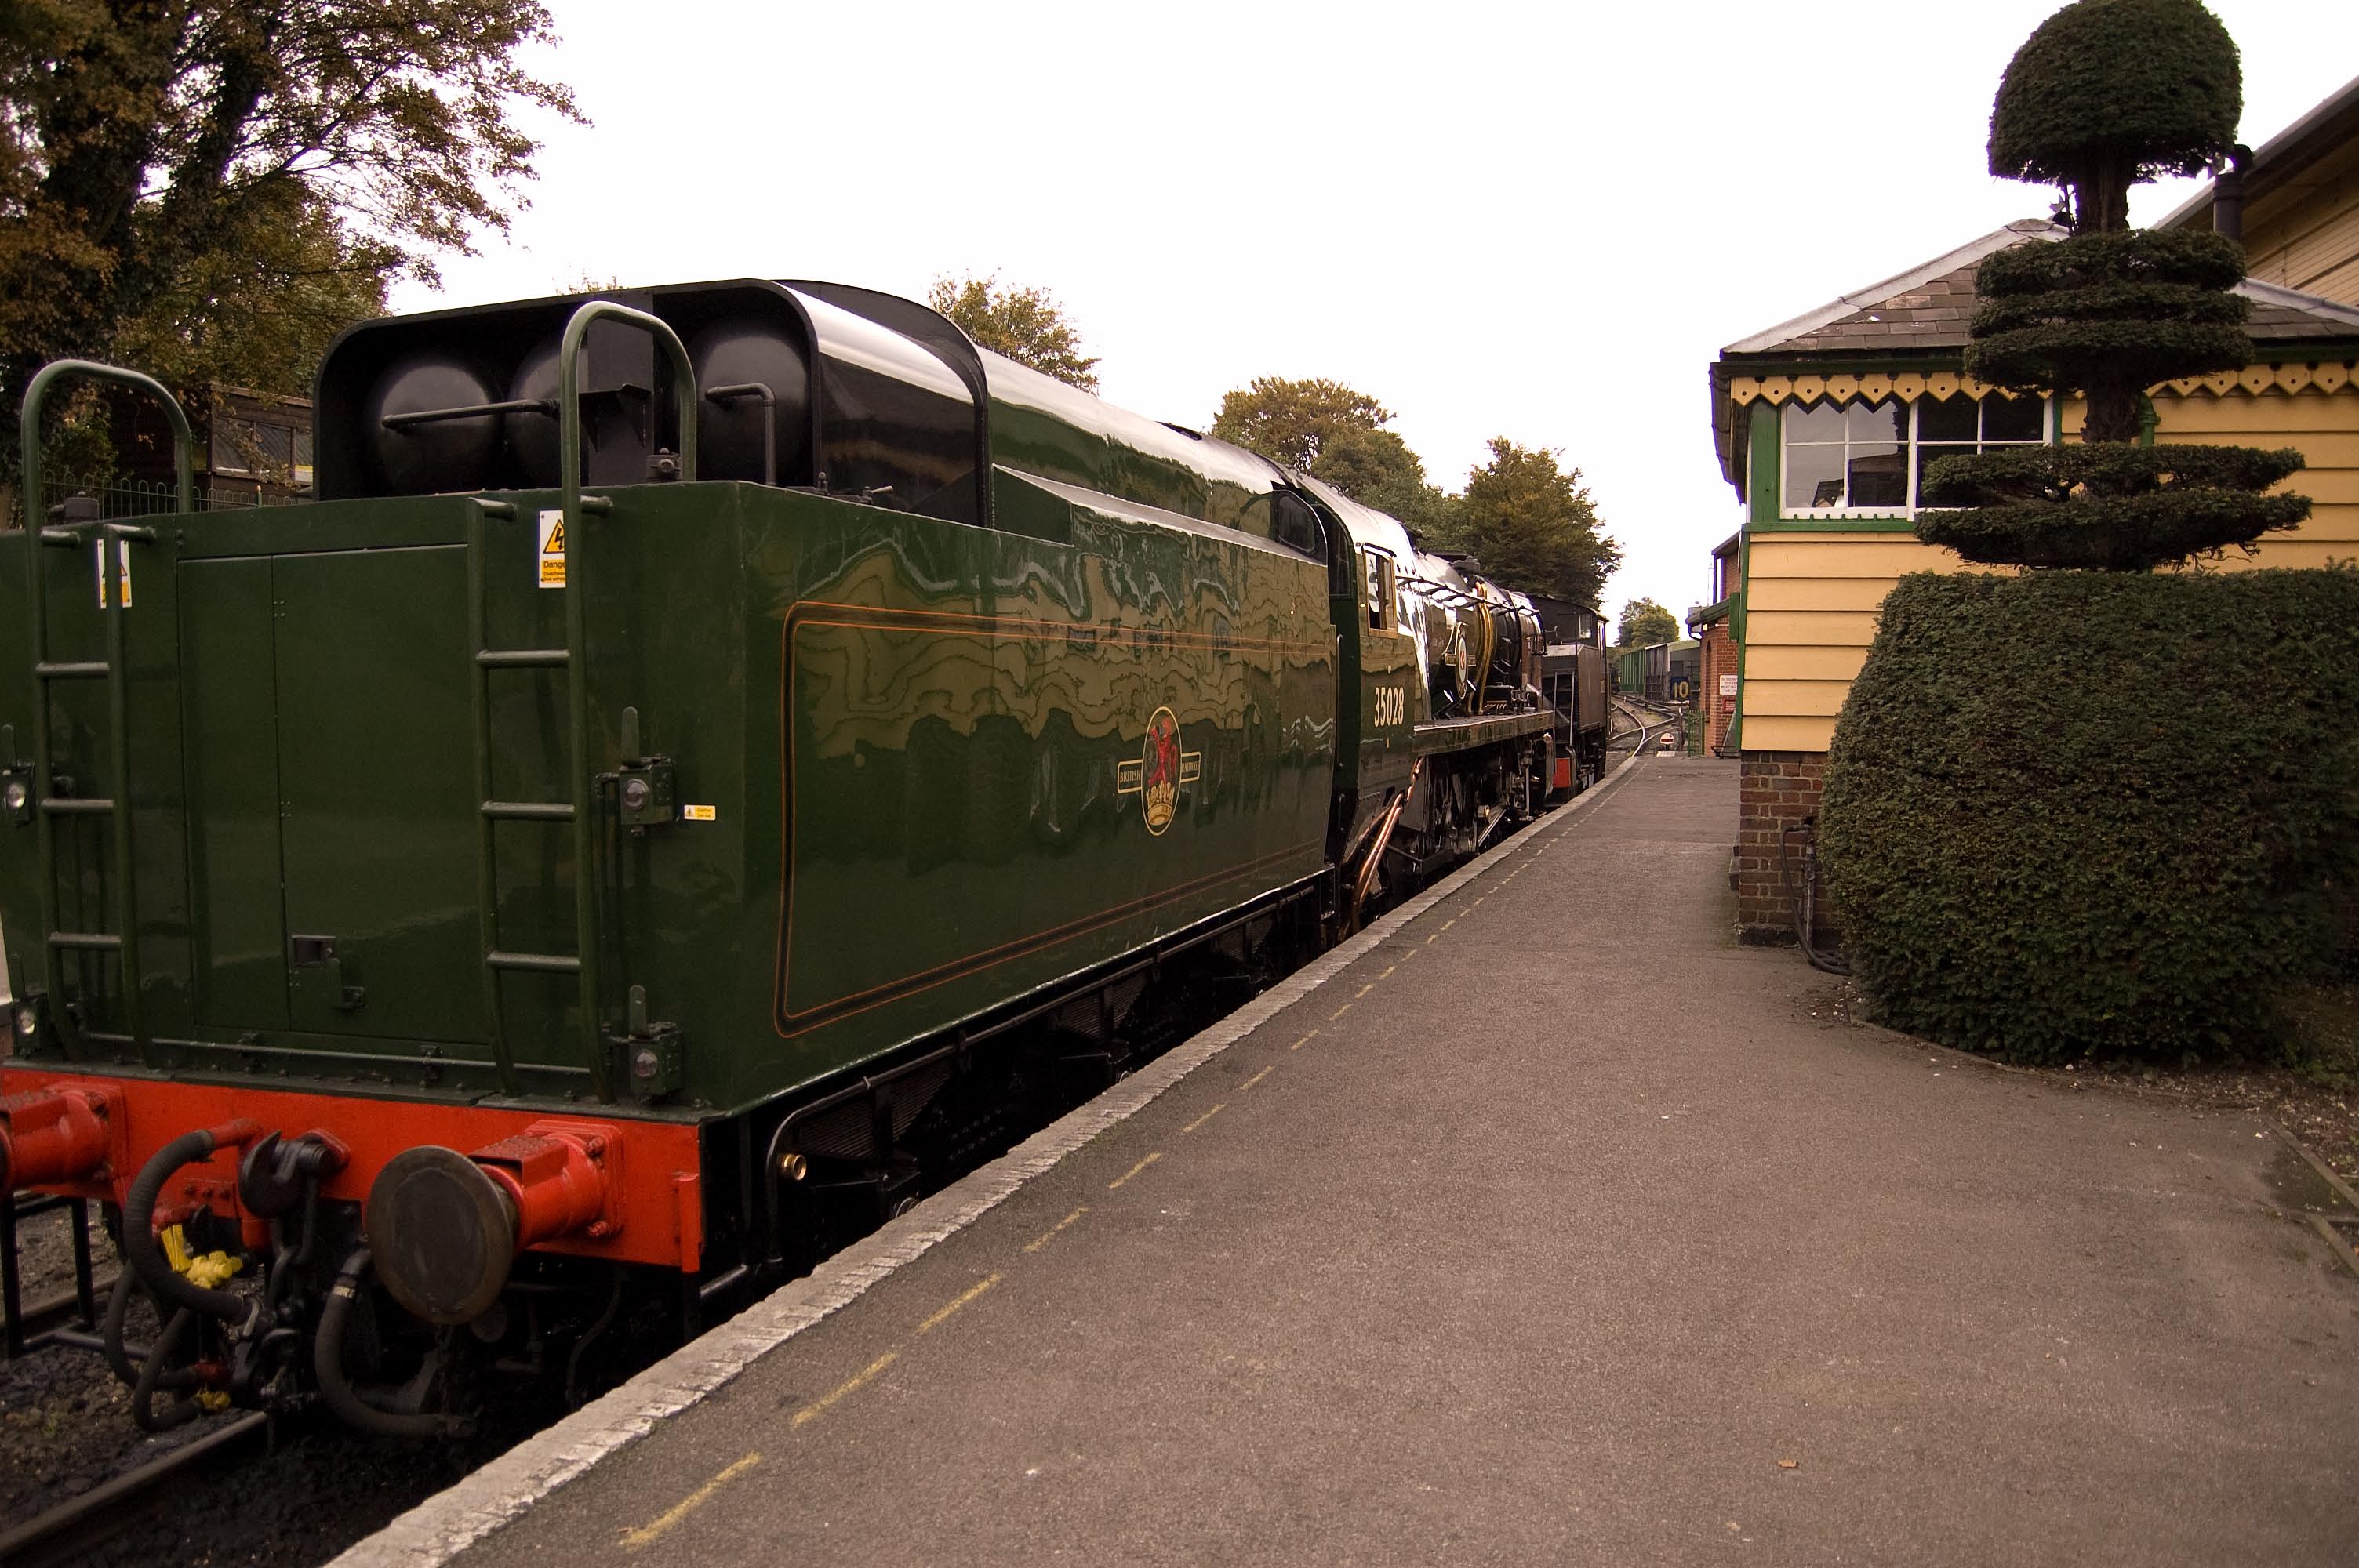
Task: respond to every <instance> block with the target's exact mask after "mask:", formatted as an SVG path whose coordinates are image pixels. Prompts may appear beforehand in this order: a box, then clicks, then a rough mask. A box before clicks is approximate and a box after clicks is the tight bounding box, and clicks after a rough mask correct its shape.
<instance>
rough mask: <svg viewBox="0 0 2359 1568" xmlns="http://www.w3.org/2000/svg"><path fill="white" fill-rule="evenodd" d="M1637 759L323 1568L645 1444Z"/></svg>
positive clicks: (421, 1560)
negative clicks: (664, 1424) (660, 1426)
mask: <svg viewBox="0 0 2359 1568" xmlns="http://www.w3.org/2000/svg"><path fill="white" fill-rule="evenodd" d="M1638 762H1639V757H1638V755H1636V754H1633V755H1632V756H1630V757H1628V758H1625V760H1624V761H1623V762H1622V763H1621V765H1620V766H1619V767H1616V768H1615V769H1614V771H1613V772H1612V773H1608V774H1607V775H1606V776H1605V777H1604V778H1603V779H1602V780H1600V781H1599V782H1598V784H1597V785H1596V787H1594V788H1593V789H1591V790H1589V791H1587V792H1586V793H1584V794H1582V795H1580V796H1579V797H1577V798H1575V799H1574V800H1572V801H1571V802H1570V803H1568V804H1567V805H1565V806H1560V807H1559V808H1557V810H1555V811H1554V812H1552V813H1550V814H1549V816H1547V817H1545V818H1544V819H1542V821H1541V822H1540V824H1539V826H1538V827H1537V828H1535V829H1533V830H1532V831H1530V832H1527V833H1525V834H1521V835H1518V836H1517V837H1516V838H1511V839H1509V840H1508V841H1507V842H1506V843H1505V844H1502V845H1500V846H1499V847H1498V848H1496V849H1492V850H1489V851H1488V852H1486V853H1484V854H1483V855H1481V856H1478V857H1477V858H1476V859H1475V860H1473V861H1471V862H1470V863H1468V864H1467V865H1466V866H1465V867H1464V868H1462V870H1460V871H1457V872H1455V873H1454V874H1452V875H1451V876H1450V877H1449V878H1447V879H1445V880H1444V881H1441V882H1440V883H1437V884H1436V885H1435V886H1433V887H1431V888H1429V889H1427V890H1426V891H1425V892H1421V893H1419V894H1418V895H1417V896H1416V897H1415V898H1412V899H1410V900H1409V901H1408V903H1404V904H1402V905H1401V906H1400V907H1399V908H1398V909H1396V910H1394V911H1392V912H1391V913H1390V914H1386V915H1385V916H1384V917H1383V918H1382V919H1379V920H1378V921H1376V922H1375V924H1374V925H1370V926H1368V927H1367V928H1366V929H1365V930H1364V931H1362V932H1360V933H1359V934H1358V935H1355V936H1353V937H1352V938H1351V939H1350V940H1349V941H1347V942H1345V943H1343V945H1342V946H1338V947H1336V948H1334V949H1333V950H1332V951H1331V952H1329V953H1326V954H1324V955H1322V956H1321V957H1319V958H1318V959H1316V960H1315V961H1313V962H1312V963H1310V964H1308V965H1305V966H1304V967H1303V968H1301V969H1299V970H1298V971H1297V972H1296V973H1294V974H1292V975H1290V976H1288V978H1287V979H1284V980H1283V981H1281V982H1279V983H1278V984H1277V985H1276V986H1273V987H1271V988H1270V989H1268V990H1266V991H1265V992H1263V993H1262V994H1261V995H1260V996H1258V997H1256V998H1255V999H1254V1000H1252V1001H1251V1002H1248V1003H1247V1004H1246V1005H1245V1006H1244V1007H1243V1008H1240V1009H1239V1010H1238V1011H1235V1012H1233V1013H1231V1014H1230V1015H1229V1016H1228V1017H1226V1018H1224V1019H1222V1020H1221V1021H1220V1022H1218V1023H1215V1024H1213V1025H1212V1027H1210V1028H1208V1029H1205V1030H1203V1031H1202V1032H1201V1033H1197V1034H1195V1035H1193V1036H1191V1037H1190V1038H1189V1039H1188V1040H1185V1041H1183V1042H1181V1043H1180V1044H1178V1045H1175V1046H1173V1047H1172V1048H1171V1049H1170V1050H1169V1051H1167V1052H1165V1053H1164V1054H1162V1055H1160V1056H1158V1057H1157V1058H1156V1059H1155V1060H1154V1061H1152V1062H1150V1063H1148V1064H1147V1065H1146V1066H1144V1067H1142V1068H1140V1069H1139V1070H1138V1071H1137V1072H1136V1073H1134V1074H1132V1075H1131V1076H1129V1077H1127V1078H1125V1079H1124V1080H1123V1081H1122V1082H1121V1083H1119V1084H1116V1085H1114V1087H1112V1088H1110V1089H1108V1090H1106V1092H1105V1093H1103V1094H1102V1095H1100V1096H1098V1097H1097V1098H1095V1099H1093V1100H1091V1101H1090V1102H1089V1103H1088V1104H1086V1105H1084V1106H1082V1107H1080V1108H1077V1109H1075V1110H1072V1111H1071V1112H1069V1113H1068V1114H1067V1115H1065V1116H1064V1117H1062V1118H1060V1119H1058V1120H1057V1121H1055V1122H1052V1123H1050V1124H1049V1126H1048V1127H1045V1128H1043V1129H1041V1130H1039V1131H1038V1132H1037V1133H1034V1134H1033V1135H1032V1136H1031V1137H1030V1138H1028V1139H1027V1140H1025V1141H1023V1142H1022V1143H1020V1144H1018V1145H1016V1147H1015V1148H1014V1149H1012V1150H1010V1151H1009V1152H1007V1153H1006V1154H1003V1155H1001V1156H1000V1157H999V1158H998V1159H996V1160H995V1161H993V1162H991V1163H990V1164H988V1165H985V1166H984V1167H983V1168H982V1169H981V1170H979V1171H974V1172H972V1173H969V1174H968V1175H966V1176H964V1177H963V1178H962V1179H961V1180H959V1181H957V1182H954V1183H952V1184H951V1185H949V1186H947V1187H944V1188H943V1189H942V1190H941V1191H940V1192H939V1193H936V1194H935V1195H933V1196H932V1197H930V1198H928V1199H927V1200H926V1201H925V1202H924V1203H922V1204H919V1206H917V1207H916V1208H914V1209H912V1210H910V1211H909V1212H908V1214H906V1215H903V1216H902V1217H900V1218H898V1219H897V1220H894V1221H893V1222H892V1223H891V1224H889V1225H886V1227H884V1228H882V1229H880V1230H878V1231H877V1232H875V1234H874V1235H872V1236H870V1237H868V1238H865V1239H864V1240H862V1241H860V1242H858V1243H856V1244H854V1245H853V1246H852V1247H849V1248H846V1249H844V1250H843V1251H842V1252H839V1253H837V1254H836V1255H835V1256H834V1257H832V1258H831V1259H829V1260H827V1261H825V1262H823V1263H821V1265H820V1266H819V1267H818V1268H817V1269H815V1270H813V1271H811V1272H810V1274H808V1275H806V1276H804V1277H803V1278H802V1279H799V1280H794V1281H788V1283H786V1284H784V1285H781V1286H780V1287H778V1289H777V1291H775V1292H771V1294H770V1295H768V1296H767V1297H766V1298H764V1299H763V1300H761V1301H759V1302H756V1303H755V1304H754V1305H752V1306H750V1307H748V1308H746V1309H745V1311H744V1312H742V1313H740V1314H737V1315H736V1316H735V1317H734V1318H731V1319H730V1320H729V1321H728V1322H727V1323H724V1324H722V1325H719V1326H718V1327H716V1328H714V1329H712V1331H711V1332H709V1333H707V1334H704V1335H702V1336H699V1337H698V1338H696V1339H695V1340H693V1341H691V1342H690V1343H689V1344H687V1345H684V1346H681V1347H680V1348H679V1349H678V1350H676V1351H674V1352H672V1354H671V1355H669V1356H668V1357H665V1358H664V1359H662V1360H661V1361H658V1362H657V1363H656V1364H655V1365H654V1366H652V1367H650V1368H647V1370H646V1371H644V1372H641V1373H640V1374H639V1375H638V1376H637V1377H636V1378H633V1379H631V1380H630V1381H629V1382H626V1383H625V1384H624V1385H623V1386H622V1387H620V1388H618V1389H615V1390H613V1391H612V1392H610V1393H608V1394H606V1395H605V1396H603V1398H601V1399H598V1400H592V1402H591V1403H589V1404H587V1405H585V1406H583V1407H582V1409H581V1410H578V1411H574V1412H573V1414H571V1415H570V1416H568V1417H566V1418H565V1419H564V1420H563V1421H561V1422H558V1423H557V1424H555V1425H554V1426H551V1427H549V1429H548V1430H547V1431H545V1432H542V1433H538V1434H537V1435H535V1436H533V1437H530V1438H527V1439H526V1440H525V1441H524V1442H522V1443H520V1444H516V1447H514V1448H512V1449H510V1450H509V1451H508V1452H507V1453H506V1454H502V1455H500V1456H499V1457H498V1458H497V1459H495V1460H493V1461H492V1462H491V1463H490V1464H488V1465H484V1467H483V1468H482V1469H480V1470H478V1471H476V1472H475V1473H474V1474H473V1475H471V1476H467V1477H466V1478H465V1479H463V1480H462V1481H460V1482H458V1483H457V1484H456V1485H454V1486H451V1487H448V1488H446V1489H445V1490H443V1491H441V1492H438V1493H437V1494H435V1495H434V1496H433V1497H431V1498H428V1499H427V1500H426V1501H424V1502H422V1503H420V1504H419V1505H418V1507H416V1508H414V1509H410V1510H409V1511H408V1513H405V1514H403V1515H401V1516H400V1517H399V1518H397V1519H395V1520H394V1521H393V1522H392V1523H390V1524H388V1525H386V1527H385V1528H384V1529H383V1530H378V1531H377V1532H376V1533H375V1535H372V1536H370V1537H368V1538H367V1539H366V1540H364V1541H359V1542H357V1543H356V1544H354V1545H353V1546H352V1547H350V1548H348V1549H347V1550H346V1551H345V1552H343V1553H342V1555H340V1556H338V1557H337V1558H335V1559H334V1560H333V1561H332V1563H330V1564H329V1565H328V1568H442V1564H444V1563H449V1562H451V1560H452V1559H453V1558H455V1557H457V1556H458V1555H459V1554H460V1553H461V1552H464V1551H465V1550H466V1549H467V1548H468V1547H470V1546H472V1545H473V1544H474V1543H475V1542H476V1541H481V1540H482V1539H483V1538H484V1537H485V1536H487V1535H489V1534H491V1533H492V1532H493V1531H494V1530H498V1529H499V1528H500V1527H501V1526H503V1525H505V1524H507V1523H509V1522H510V1521H511V1520H513V1519H517V1518H520V1517H521V1516H522V1515H523V1514H525V1513H526V1512H527V1510H529V1509H531V1508H532V1506H533V1505H534V1504H535V1503H538V1501H539V1500H540V1499H541V1498H546V1497H548V1496H549V1494H550V1493H552V1492H554V1491H556V1490H557V1489H558V1488H559V1487H562V1486H564V1485H566V1483H568V1482H570V1481H573V1480H577V1479H579V1478H580V1477H581V1476H584V1475H587V1474H588V1473H589V1472H590V1471H591V1470H592V1468H594V1467H595V1466H596V1465H598V1464H599V1462H600V1461H602V1460H603V1459H605V1458H607V1457H608V1456H610V1455H612V1454H617V1453H620V1452H621V1451H622V1450H623V1449H625V1448H626V1447H628V1446H629V1445H630V1444H633V1443H636V1442H637V1441H638V1440H639V1439H640V1438H642V1437H644V1436H646V1435H647V1433H649V1432H652V1431H653V1430H655V1427H656V1423H657V1422H660V1421H662V1420H663V1419H664V1418H665V1417H667V1416H670V1415H674V1414H677V1413H678V1412H679V1411H683V1410H686V1409H688V1408H689V1407H690V1406H691V1405H694V1404H696V1403H697V1402H698V1401H699V1400H702V1399H703V1398H704V1397H705V1396H706V1395H708V1394H710V1393H712V1391H713V1390H716V1389H719V1388H721V1387H722V1386H723V1384H725V1383H727V1382H728V1381H729V1380H730V1379H733V1378H734V1377H736V1376H737V1374H738V1373H740V1372H742V1371H744V1370H745V1368H747V1367H749V1366H751V1365H752V1364H753V1363H754V1362H755V1361H756V1360H758V1359H759V1358H760V1357H763V1356H766V1355H767V1354H769V1353H770V1352H771V1351H773V1350H775V1349H777V1347H778V1346H781V1345H784V1344H785V1343H786V1342H787V1341H788V1340H789V1339H792V1338H793V1337H794V1336H796V1335H798V1334H800V1333H802V1332H803V1331H804V1330H805V1329H807V1328H810V1327H811V1326H812V1325H816V1324H818V1323H820V1322H821V1321H823V1320H824V1319H826V1318H827V1317H828V1316H830V1315H831V1314H833V1313H835V1312H836V1311H837V1310H838V1309H840V1308H842V1307H844V1306H847V1305H849V1304H851V1303H853V1302H854V1301H856V1300H858V1299H859V1298H860V1297H861V1296H862V1295H863V1294H864V1293H866V1292H867V1290H868V1288H869V1287H870V1286H872V1285H874V1284H875V1283H876V1282H877V1281H881V1280H883V1279H885V1278H886V1277H887V1276H888V1275H891V1274H892V1273H894V1272H896V1271H898V1270H899V1269H901V1268H902V1267H903V1266H904V1265H906V1264H908V1263H911V1262H914V1261H915V1260H918V1259H919V1258H920V1257H922V1256H924V1255H925V1254H926V1253H927V1252H928V1251H930V1250H931V1249H933V1248H934V1247H935V1246H936V1245H937V1244H938V1243H940V1242H941V1241H943V1240H945V1239H947V1238H950V1237H951V1236H953V1235H955V1234H957V1233H958V1232H959V1231H961V1230H963V1229H965V1228H966V1227H968V1226H970V1225H972V1224H973V1223H974V1222H975V1221H976V1220H977V1219H980V1218H981V1217H983V1216H984V1215H985V1214H988V1213H989V1212H990V1211H991V1210H992V1209H994V1208H995V1207H997V1206H999V1205H1000V1204H1001V1203H1003V1202H1005V1201H1006V1199H1007V1198H1008V1197H1009V1196H1011V1195H1014V1194H1015V1193H1016V1192H1017V1191H1018V1190H1020V1189H1021V1188H1022V1187H1023V1186H1024V1185H1025V1184H1026V1183H1027V1182H1029V1181H1031V1180H1032V1179H1033V1178H1034V1177H1036V1176H1038V1175H1040V1174H1041V1173H1044V1172H1046V1171H1048V1170H1049V1169H1050V1168H1051V1167H1053V1166H1055V1165H1056V1164H1057V1163H1058V1162H1060V1161H1061V1160H1063V1159H1064V1158H1065V1157H1066V1156H1067V1155H1068V1154H1071V1153H1072V1152H1074V1151H1075V1150H1078V1149H1080V1148H1081V1147H1082V1145H1084V1144H1086V1143H1088V1142H1089V1141H1091V1140H1092V1139H1093V1138H1096V1137H1097V1136H1098V1135H1099V1134H1100V1133H1102V1132H1103V1131H1105V1130H1106V1129H1108V1128H1110V1127H1113V1126H1114V1125H1116V1124H1117V1123H1119V1122H1122V1121H1124V1120H1125V1119H1128V1118H1130V1117H1132V1116H1135V1115H1136V1114H1137V1113H1138V1112H1139V1111H1140V1110H1141V1109H1143V1108H1145V1107H1147V1105H1149V1104H1151V1103H1153V1101H1154V1100H1155V1099H1156V1098H1157V1097H1158V1096H1160V1095H1161V1094H1162V1093H1163V1092H1164V1091H1165V1090H1167V1089H1169V1088H1171V1087H1174V1086H1176V1085H1177V1084H1179V1083H1180V1081H1181V1080H1183V1079H1184V1078H1186V1077H1187V1076H1188V1075H1189V1074H1190V1073H1192V1072H1194V1071H1195V1070H1196V1069H1197V1068H1198V1067H1201V1066H1202V1065H1204V1064H1205V1063H1207V1062H1209V1061H1211V1060H1212V1058H1213V1057H1215V1056H1217V1055H1219V1054H1221V1053H1222V1052H1223V1051H1225V1050H1227V1049H1228V1048H1229V1047H1230V1046H1231V1045H1233V1044H1236V1043H1237V1042H1238V1041H1240V1040H1242V1039H1244V1038H1245V1036H1247V1035H1248V1034H1251V1033H1253V1032H1254V1031H1255V1030H1256V1029H1258V1028H1260V1027H1261V1026H1262V1025H1263V1024H1264V1023H1266V1022H1268V1021H1269V1020H1270V1019H1272V1018H1274V1017H1276V1016H1277V1014H1278V1013H1279V1012H1281V1011H1284V1010H1286V1009H1287V1008H1288V1007H1291V1006H1293V1005H1294V1004H1295V1003H1296V1002H1298V1001H1299V1000H1302V999H1303V998H1304V997H1307V996H1309V995H1310V994H1311V993H1312V992H1313V991H1316V990H1317V989H1319V988H1320V987H1321V986H1322V985H1324V984H1325V983H1326V982H1327V981H1328V980H1329V979H1332V978H1333V977H1334V976H1336V975H1337V974H1340V973H1341V972H1343V970H1344V969H1346V968H1350V967H1351V966H1352V965H1353V963H1355V962H1357V961H1358V960H1359V959H1360V958H1361V957H1364V955H1365V954H1366V953H1367V952H1369V951H1370V950H1371V949H1372V948H1374V947H1375V946H1378V945H1379V944H1381V943H1382V942H1383V941H1384V940H1385V939H1386V937H1388V936H1390V935H1392V934H1393V933H1394V932H1396V931H1398V930H1399V929H1400V928H1401V927H1402V926H1405V925H1408V923H1409V922H1411V921H1413V920H1415V919H1416V918H1417V917H1418V916H1419V915H1420V914H1424V913H1425V912H1426V911H1427V910H1429V909H1430V908H1432V907H1433V906H1434V905H1435V904H1437V903H1440V902H1441V901H1442V900H1443V899H1446V898H1448V897H1450V896H1451V893H1453V892H1456V891H1457V890H1458V889H1460V888H1462V887H1463V886H1465V885H1466V884H1468V883H1469V882H1472V881H1474V880H1475V879H1476V878H1478V877H1481V876H1482V875H1484V873H1485V872H1486V871H1490V870H1492V869H1493V868H1494V867H1495V866H1496V865H1498V864H1499V863H1501V862H1502V861H1505V860H1510V859H1513V858H1514V857H1515V856H1516V855H1517V854H1519V853H1522V852H1524V851H1526V850H1529V849H1535V848H1537V847H1538V846H1539V845H1541V844H1543V843H1546V842H1547V841H1548V840H1549V838H1553V837H1555V835H1556V834H1557V833H1560V832H1563V831H1565V830H1566V829H1567V828H1568V827H1570V826H1571V822H1572V821H1573V820H1575V819H1577V818H1578V816H1580V815H1581V814H1582V813H1583V812H1584V811H1585V810H1586V809H1587V808H1589V807H1591V806H1595V805H1596V804H1597V803H1598V802H1599V801H1601V800H1603V798H1604V797H1605V796H1606V795H1609V794H1611V793H1612V792H1613V791H1614V789H1616V788H1618V787H1619V786H1620V785H1621V784H1623V783H1624V782H1625V780H1626V779H1627V777H1628V775H1629V773H1630V771H1631V769H1632V768H1634V767H1635V766H1636V765H1637V763H1638Z"/></svg>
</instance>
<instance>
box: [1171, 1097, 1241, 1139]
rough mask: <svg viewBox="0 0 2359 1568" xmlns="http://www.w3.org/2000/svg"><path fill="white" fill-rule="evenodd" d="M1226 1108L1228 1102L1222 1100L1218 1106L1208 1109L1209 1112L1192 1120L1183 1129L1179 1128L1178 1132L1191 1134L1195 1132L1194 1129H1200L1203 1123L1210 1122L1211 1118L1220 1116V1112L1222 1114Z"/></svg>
mask: <svg viewBox="0 0 2359 1568" xmlns="http://www.w3.org/2000/svg"><path fill="white" fill-rule="evenodd" d="M1228 1108H1229V1102H1228V1101H1226V1100H1223V1101H1222V1102H1221V1103H1220V1104H1218V1105H1216V1106H1214V1107H1213V1108H1212V1109H1210V1110H1208V1111H1206V1112H1205V1113H1204V1114H1203V1115H1201V1116H1200V1117H1198V1118H1197V1119H1195V1120H1193V1121H1191V1122H1190V1123H1189V1124H1188V1125H1187V1126H1185V1127H1183V1128H1181V1129H1180V1131H1182V1132H1193V1131H1195V1130H1196V1129H1198V1128H1200V1127H1201V1126H1203V1125H1204V1123H1206V1122H1208V1121H1210V1120H1212V1118H1214V1117H1216V1116H1218V1115H1220V1114H1221V1112H1223V1111H1224V1110H1226V1109H1228Z"/></svg>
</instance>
